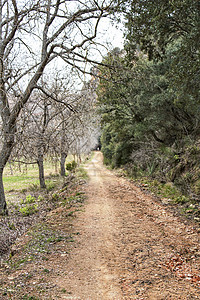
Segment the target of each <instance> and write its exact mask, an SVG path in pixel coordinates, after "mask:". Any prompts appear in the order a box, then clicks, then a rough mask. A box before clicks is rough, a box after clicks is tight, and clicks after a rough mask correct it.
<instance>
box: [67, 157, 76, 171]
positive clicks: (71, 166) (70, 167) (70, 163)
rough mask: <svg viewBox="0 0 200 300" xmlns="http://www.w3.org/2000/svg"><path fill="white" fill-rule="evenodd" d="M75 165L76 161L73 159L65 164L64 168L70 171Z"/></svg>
mask: <svg viewBox="0 0 200 300" xmlns="http://www.w3.org/2000/svg"><path fill="white" fill-rule="evenodd" d="M76 167H77V163H76V162H75V161H74V160H73V161H72V162H69V163H67V164H66V170H67V171H70V172H71V171H73V170H74V169H75V168H76Z"/></svg>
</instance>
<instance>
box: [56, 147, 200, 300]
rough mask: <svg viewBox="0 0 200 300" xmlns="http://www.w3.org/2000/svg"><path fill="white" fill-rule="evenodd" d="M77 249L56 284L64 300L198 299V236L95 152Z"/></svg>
mask: <svg viewBox="0 0 200 300" xmlns="http://www.w3.org/2000/svg"><path fill="white" fill-rule="evenodd" d="M86 169H87V172H88V175H89V177H90V181H89V185H88V187H87V191H86V192H87V196H88V199H87V201H86V204H85V206H84V211H83V212H79V213H78V215H77V219H76V224H75V227H76V230H77V231H78V232H80V235H79V237H78V245H77V247H76V248H75V249H74V251H73V252H72V253H71V255H70V258H69V260H68V261H67V262H66V265H65V267H66V269H67V272H66V273H65V275H64V276H63V278H62V279H59V280H58V282H57V284H59V285H60V287H65V288H66V290H70V296H63V299H81V300H86V299H88V300H89V299H91V300H98V299H99V300H100V299H101V300H106V299H110V300H111V299H116V300H120V299H138V300H139V299H140V300H142V299H174V300H175V299H199V298H200V289H199V288H200V285H199V283H200V277H199V275H200V271H199V266H200V260H199V257H200V249H199V233H198V231H195V230H194V228H193V227H192V225H190V226H189V225H186V223H184V222H181V221H180V220H179V218H178V217H175V216H174V215H173V214H172V213H171V212H170V211H169V210H167V209H166V208H165V207H163V206H162V205H161V204H159V203H158V202H156V201H155V200H153V198H152V197H150V196H147V195H145V194H143V193H142V192H141V190H140V189H139V188H137V187H135V186H134V185H133V184H132V183H130V182H129V181H128V180H127V179H124V178H121V177H117V176H115V175H114V174H113V172H111V171H109V170H107V169H106V168H105V167H104V166H103V164H102V154H101V153H100V152H96V153H95V156H94V158H93V160H92V161H91V162H89V163H88V165H87V166H86Z"/></svg>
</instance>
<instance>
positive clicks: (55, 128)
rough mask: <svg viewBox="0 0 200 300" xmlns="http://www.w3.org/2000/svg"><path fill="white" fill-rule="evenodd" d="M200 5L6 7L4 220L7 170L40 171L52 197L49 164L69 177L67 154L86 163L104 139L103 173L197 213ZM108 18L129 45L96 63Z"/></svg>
mask: <svg viewBox="0 0 200 300" xmlns="http://www.w3.org/2000/svg"><path fill="white" fill-rule="evenodd" d="M199 5H200V4H199V2H198V1H196V0H184V1H170V0H166V1H162V2H161V1H157V0H156V1H145V0H141V1H137V0H136V1H129V0H127V1H99V2H97V1H87V3H85V4H83V3H82V2H79V1H74V2H73V1H71V2H69V1H40V2H35V1H26V2H25V3H24V4H22V3H21V2H18V1H4V2H1V3H0V8H1V10H0V15H1V20H0V22H1V24H0V25H1V30H0V35H1V44H0V58H1V70H0V76H1V79H0V86H1V88H0V93H1V94H0V99H1V106H0V110H1V152H0V207H1V213H2V214H6V213H7V204H6V198H5V192H4V186H3V171H4V168H5V166H6V165H8V164H10V166H12V163H19V164H20V163H23V164H27V165H29V164H30V165H33V164H36V165H37V166H38V169H39V180H40V187H41V188H45V178H44V177H45V176H44V159H45V157H47V156H48V157H50V158H51V159H52V160H56V161H59V164H60V173H61V175H62V176H65V162H66V158H67V156H68V154H69V153H71V154H74V155H75V154H76V155H77V157H78V159H79V161H80V156H81V153H89V152H90V151H91V149H94V148H95V147H96V146H97V144H98V139H99V138H100V136H101V138H100V140H101V147H102V148H101V149H102V152H103V155H104V162H105V163H106V164H109V165H111V166H112V167H123V169H124V170H125V172H127V173H128V175H129V176H132V177H134V178H141V177H144V176H147V177H148V178H149V179H151V180H153V183H152V184H153V185H155V186H159V185H160V184H161V185H165V184H168V185H169V186H170V187H171V188H172V193H173V191H174V188H178V191H180V192H181V193H183V194H184V195H185V196H184V197H183V198H181V199H179V201H180V202H184V201H187V200H186V199H187V197H189V198H190V199H192V201H194V205H197V204H198V203H199V195H200V179H199V175H200V168H199V163H198V162H199V157H200V148H199V145H200V144H199V134H200V131H199V123H200V118H199V110H200V103H199V75H200V74H199V73H200V71H199V65H200V64H199V62H200V53H199V41H200V36H199V35H200V30H199V29H200V18H199V14H200V13H199V11H200V7H199ZM105 18H109V19H110V20H112V22H117V23H118V26H120V27H121V28H123V31H124V38H125V42H124V48H123V49H120V48H114V49H112V50H109V51H107V54H106V55H104V56H103V58H101V60H100V61H98V59H96V58H95V55H94V53H95V52H94V51H96V52H98V53H101V47H102V44H101V43H100V42H98V40H97V36H98V29H99V26H100V22H101V20H102V19H105ZM105 47H106V46H105V45H104V48H105ZM102 53H103V52H102ZM22 58H23V59H22ZM87 76H89V77H87ZM77 87H78V88H77ZM100 123H101V124H100ZM159 188H160V187H159ZM169 196H170V195H169ZM197 218H198V217H197Z"/></svg>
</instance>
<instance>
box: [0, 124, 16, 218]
mask: <svg viewBox="0 0 200 300" xmlns="http://www.w3.org/2000/svg"><path fill="white" fill-rule="evenodd" d="M15 128H16V127H15V126H11V127H10V126H9V125H8V126H5V130H4V132H3V135H4V139H3V141H2V148H1V151H0V215H7V214H8V210H7V205H6V198H5V191H4V186H3V170H4V167H5V166H6V163H7V162H8V159H9V157H10V154H11V151H12V148H13V145H14V134H15Z"/></svg>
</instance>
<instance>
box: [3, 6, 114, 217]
mask: <svg viewBox="0 0 200 300" xmlns="http://www.w3.org/2000/svg"><path fill="white" fill-rule="evenodd" d="M111 9H113V7H111V4H110V3H109V1H105V0H96V1H93V0H87V1H73V0H69V1H68V0H41V1H32V0H26V1H17V0H4V1H2V0H0V115H1V120H0V121H1V149H0V213H1V214H5V213H7V208H6V207H7V205H6V200H5V193H4V188H3V179H2V177H3V170H4V167H5V165H6V163H7V161H8V159H9V156H10V154H11V151H12V148H13V145H14V141H15V134H16V130H17V127H16V123H17V119H18V116H19V114H20V112H21V109H22V108H23V107H24V105H25V104H26V103H27V101H28V100H29V98H30V95H31V94H32V92H33V90H34V89H36V88H37V87H38V82H39V79H40V78H41V76H42V75H43V74H44V72H45V70H47V71H48V72H50V67H51V66H52V63H53V61H55V60H57V63H58V64H59V63H60V62H61V60H63V61H65V62H66V63H68V64H70V65H73V66H75V65H77V66H78V64H79V61H80V59H79V55H80V50H81V58H82V59H83V58H84V57H85V56H86V53H87V52H88V49H89V45H90V44H91V43H93V40H94V39H95V37H96V35H97V28H98V25H99V22H100V19H101V18H102V17H105V16H107V15H108V14H109V12H110V10H111ZM58 58H59V60H58ZM78 67H79V66H78Z"/></svg>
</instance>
